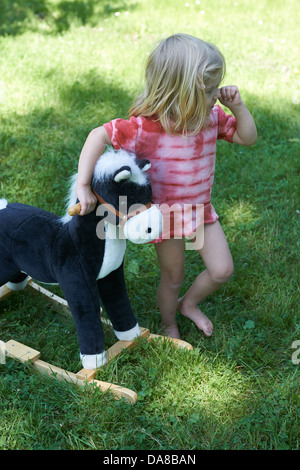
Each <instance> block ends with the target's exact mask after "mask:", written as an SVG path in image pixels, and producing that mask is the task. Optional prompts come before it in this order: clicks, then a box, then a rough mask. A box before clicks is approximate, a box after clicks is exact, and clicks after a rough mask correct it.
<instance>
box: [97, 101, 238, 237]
mask: <svg viewBox="0 0 300 470" xmlns="http://www.w3.org/2000/svg"><path fill="white" fill-rule="evenodd" d="M104 127H105V129H106V131H107V132H108V135H109V137H110V140H111V142H112V145H113V146H114V148H116V149H120V148H122V149H125V150H127V151H128V152H132V153H135V154H136V156H137V158H139V159H143V158H147V159H148V160H150V162H151V168H150V170H149V172H148V175H149V178H150V180H151V184H152V191H153V202H154V203H155V204H158V205H159V208H160V209H161V210H162V212H163V215H164V225H165V217H167V216H168V217H169V219H171V221H169V223H168V229H165V230H163V234H162V236H161V239H166V238H170V237H175V238H180V237H181V236H188V235H191V234H192V233H193V232H194V231H195V230H196V228H197V227H198V226H199V225H200V224H201V223H203V222H204V223H212V222H215V221H216V220H217V219H218V215H217V213H216V212H215V210H214V208H213V206H212V204H211V202H210V199H211V190H212V185H213V180H214V173H215V156H216V142H217V139H224V140H226V141H228V142H232V136H233V134H234V132H235V130H236V120H235V118H234V117H233V116H231V115H228V114H226V113H225V112H224V111H223V109H222V108H221V107H220V106H218V105H217V106H214V108H213V109H212V112H211V114H210V122H209V125H207V126H206V127H205V129H203V130H201V131H200V132H199V133H198V134H197V135H193V136H192V135H188V136H187V137H185V136H183V135H169V134H167V133H166V131H165V130H164V129H163V128H162V126H161V124H160V123H159V122H158V121H153V120H152V119H149V118H145V117H133V116H132V117H130V119H129V120H124V119H115V120H113V121H111V122H110V123H106V124H104ZM167 208H172V212H171V214H170V210H169V211H168V209H167ZM200 208H202V211H200V210H199V209H200ZM203 209H204V210H203ZM167 213H168V214H167ZM176 227H177V228H176ZM161 239H160V240H161ZM160 240H157V241H160Z"/></svg>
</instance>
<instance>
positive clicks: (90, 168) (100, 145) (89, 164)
mask: <svg viewBox="0 0 300 470" xmlns="http://www.w3.org/2000/svg"><path fill="white" fill-rule="evenodd" d="M106 145H112V143H111V141H110V138H109V136H108V133H107V132H106V130H105V128H104V127H103V126H101V127H96V129H93V130H92V131H91V132H90V134H89V135H88V138H87V139H86V141H85V144H84V146H83V148H82V151H81V154H80V157H79V164H78V178H77V186H76V194H77V197H78V199H79V202H80V205H81V211H80V215H84V214H88V213H89V212H91V211H92V210H94V208H95V205H96V202H97V199H96V197H95V195H94V194H93V192H92V189H91V181H92V176H93V172H94V168H95V165H96V162H97V160H98V158H99V157H100V155H102V153H103V152H104V149H105V146H106Z"/></svg>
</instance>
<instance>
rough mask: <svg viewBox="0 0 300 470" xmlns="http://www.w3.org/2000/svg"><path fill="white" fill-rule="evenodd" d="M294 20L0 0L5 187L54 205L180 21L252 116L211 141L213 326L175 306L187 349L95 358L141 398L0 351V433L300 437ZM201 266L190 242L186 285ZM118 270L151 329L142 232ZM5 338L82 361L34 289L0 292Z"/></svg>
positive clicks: (155, 273)
mask: <svg viewBox="0 0 300 470" xmlns="http://www.w3.org/2000/svg"><path fill="white" fill-rule="evenodd" d="M299 22H300V14H299V8H298V2H297V1H296V0H285V1H284V2H282V1H279V0H254V1H252V2H249V1H247V0H237V1H233V0H227V1H226V2H224V1H219V0H210V1H209V0H201V1H189V2H185V1H179V0H165V1H163V2H162V1H161V0H129V1H125V0H116V1H109V0H107V1H102V0H86V1H83V0H82V1H80V0H77V1H76V0H65V1H61V0H31V1H29V0H16V1H15V2H14V3H13V4H12V2H10V1H9V0H3V1H2V2H1V18H0V70H1V73H0V106H1V115H0V123H1V125H0V198H1V197H5V198H6V199H7V200H8V201H10V202H12V201H18V202H23V203H28V204H32V205H35V206H38V207H41V208H43V209H45V210H50V211H52V212H54V213H57V214H59V215H60V214H61V215H62V214H64V211H65V196H66V193H67V187H68V179H69V176H70V175H72V174H73V173H74V172H76V171H77V163H78V157H79V154H80V151H81V148H82V146H83V143H84V141H85V139H86V137H87V135H88V133H89V132H90V130H91V129H93V128H94V127H96V126H98V125H101V124H102V123H104V122H107V121H110V120H111V119H113V118H116V117H124V118H126V117H127V112H128V108H129V107H130V105H131V103H132V100H133V99H134V96H135V94H136V92H137V90H138V89H139V87H140V86H141V79H142V71H143V64H144V62H145V57H146V54H147V52H148V51H149V49H151V47H152V45H153V43H154V42H155V41H157V40H158V39H160V38H161V37H165V36H167V35H169V34H173V33H175V32H186V33H189V34H193V35H197V36H200V37H202V38H203V39H206V40H208V41H211V42H214V43H216V44H217V45H218V46H219V47H220V48H221V50H222V51H223V53H224V55H225V57H226V60H227V75H226V79H225V83H226V84H235V85H237V86H239V88H240V92H241V95H242V98H243V99H244V101H245V102H246V104H247V106H248V107H249V109H250V111H251V112H252V114H253V116H254V119H255V122H256V124H257V128H258V133H259V138H258V141H257V143H256V145H255V146H252V147H239V146H236V145H229V144H227V143H225V142H219V143H218V153H217V165H216V175H215V184H214V189H213V198H212V201H213V204H214V207H215V208H216V210H217V212H218V214H219V215H220V221H221V223H222V226H223V229H224V231H225V233H226V236H227V238H228V242H229V245H230V248H231V251H232V254H233V258H234V263H235V272H234V275H233V277H232V279H231V280H230V282H229V283H227V284H226V285H225V286H224V287H223V288H222V289H221V290H220V291H218V292H217V293H215V294H214V295H212V296H210V297H209V298H208V299H207V300H205V301H204V302H203V305H202V308H203V310H204V312H205V313H206V314H207V315H208V316H209V317H210V318H211V320H212V322H213V323H214V328H215V331H214V335H213V336H212V337H211V338H207V337H204V335H202V334H201V333H200V332H199V331H198V330H197V328H196V327H195V325H194V324H192V323H191V322H190V321H189V320H187V319H186V318H183V317H181V318H178V322H179V326H180V330H181V334H182V338H183V339H184V340H186V341H188V342H189V343H191V344H192V345H193V347H194V350H193V351H178V350H175V349H174V348H172V347H171V346H170V345H168V344H151V345H149V344H148V343H146V342H145V341H141V342H140V343H139V344H137V346H136V347H135V348H134V349H132V350H130V351H128V352H125V353H124V355H122V356H119V357H118V359H116V360H115V361H112V362H111V363H109V364H108V365H107V366H106V367H105V368H104V369H103V371H100V372H99V377H100V378H101V380H107V381H113V382H115V383H118V384H122V385H124V386H126V387H128V388H131V389H133V390H135V391H136V392H137V394H138V397H139V399H138V402H137V403H136V404H135V405H129V404H127V403H124V402H123V401H116V400H114V399H113V398H112V397H111V395H109V394H104V395H103V394H102V393H101V392H100V391H99V390H98V389H93V388H91V389H89V390H82V389H79V388H76V387H75V386H73V385H70V384H67V383H59V382H56V381H54V380H52V379H50V378H49V379H47V378H44V377H41V376H39V375H36V374H35V373H33V371H32V369H31V368H30V367H29V366H25V365H23V364H20V363H17V362H16V361H13V360H12V359H7V360H6V364H2V365H1V364H0V377H1V381H0V399H1V400H0V449H1V450H7V449H10V450H15V449H34V450H37V449H43V450H50V449H68V450H81V449H97V450H113V449H115V450H126V449H127V450H128V449H131V450H148V451H151V450H154V449H156V450H193V451H194V450H215V449H222V450H224V449H233V450H248V449H249V450H296V449H299V362H300V361H299V360H300V351H299V345H300V323H299V217H300V215H299V214H300V201H299V153H300V152H299V149H300V145H299V144H300V140H299V134H300V133H299V104H300V65H299V55H298V54H299V48H298V44H299V35H298V34H297V33H298V30H299V29H298V28H299ZM202 269H203V265H202V264H201V262H200V261H199V257H198V255H197V254H196V253H195V252H193V251H187V252H186V279H185V284H184V286H183V288H182V291H183V292H184V291H185V290H186V289H187V288H188V287H189V285H190V284H191V282H192V281H193V279H194V278H195V276H196V275H197V274H198V273H199V271H200V270H202ZM125 271H126V280H127V287H128V292H129V295H130V298H131V301H132V305H133V308H134V310H135V312H136V315H137V317H138V320H139V323H140V325H141V326H144V327H148V328H150V330H151V332H152V333H159V332H160V316H159V313H158V309H157V305H156V288H157V285H158V282H159V269H158V265H157V260H156V255H155V250H154V248H153V246H135V245H132V244H130V243H128V249H127V253H126V264H125ZM106 333H107V334H106V342H107V345H108V346H109V345H111V344H113V343H114V341H115V339H114V337H113V335H112V333H111V331H110V330H109V328H106ZM0 339H1V340H3V341H8V340H9V339H15V340H17V341H19V342H22V343H24V344H27V345H29V346H31V347H33V348H34V349H37V350H39V351H41V353H42V359H43V360H45V361H48V362H51V363H52V364H56V365H58V366H60V367H63V368H66V369H68V370H71V371H74V372H77V370H78V369H79V350H78V343H77V337H76V333H75V327H74V325H73V322H72V320H71V319H67V318H65V317H64V316H62V315H60V314H59V313H57V312H55V311H54V309H53V308H52V307H51V306H50V305H49V304H48V302H47V301H46V300H44V299H43V298H40V297H38V296H37V295H34V294H33V293H32V292H30V291H29V290H26V291H25V292H21V293H19V294H17V295H14V296H11V297H9V298H7V299H5V300H4V301H3V302H1V305H0ZM297 347H298V350H297V349H296V348H297Z"/></svg>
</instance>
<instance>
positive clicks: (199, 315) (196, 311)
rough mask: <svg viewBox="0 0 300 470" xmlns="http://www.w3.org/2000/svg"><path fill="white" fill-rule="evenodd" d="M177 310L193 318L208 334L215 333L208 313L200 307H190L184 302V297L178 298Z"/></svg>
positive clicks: (200, 328)
mask: <svg viewBox="0 0 300 470" xmlns="http://www.w3.org/2000/svg"><path fill="white" fill-rule="evenodd" d="M177 310H178V311H179V312H180V313H181V314H182V315H184V316H185V317H187V318H189V319H190V320H192V321H193V322H194V323H195V324H196V325H197V326H198V328H199V330H202V331H203V333H204V334H205V335H206V336H211V335H212V333H213V324H212V322H211V321H210V320H209V318H207V316H206V315H204V313H203V312H202V311H201V310H200V308H198V307H196V308H195V307H193V308H188V307H186V306H185V305H184V303H183V298H181V299H179V300H178V306H177Z"/></svg>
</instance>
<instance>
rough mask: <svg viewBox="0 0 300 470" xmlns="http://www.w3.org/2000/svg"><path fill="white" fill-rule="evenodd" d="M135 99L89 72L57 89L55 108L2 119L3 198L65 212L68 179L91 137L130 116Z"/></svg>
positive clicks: (0, 135) (116, 86)
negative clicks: (102, 127) (96, 130)
mask: <svg viewBox="0 0 300 470" xmlns="http://www.w3.org/2000/svg"><path fill="white" fill-rule="evenodd" d="M132 100H133V96H131V95H130V94H129V93H128V92H127V91H126V90H125V89H123V88H122V87H121V86H118V85H115V84H114V85H113V84H111V83H107V82H106V81H105V80H103V79H102V77H101V76H99V75H98V74H97V73H95V72H93V71H91V72H89V73H88V74H87V75H84V76H82V77H81V78H80V81H79V80H77V81H76V82H74V83H72V84H70V85H66V84H64V85H62V86H61V88H60V89H59V90H58V103H57V105H55V106H53V107H49V108H45V109H41V108H35V109H34V110H33V111H32V112H31V113H28V114H27V115H19V114H16V113H14V114H11V115H10V116H9V117H7V118H3V119H2V126H1V130H0V167H1V174H0V188H1V194H0V197H5V198H7V199H8V200H9V201H10V202H13V201H18V202H23V203H27V204H31V205H35V206H38V207H41V208H43V209H45V210H49V211H52V212H55V213H58V214H60V213H62V211H64V205H65V197H66V193H67V185H68V183H67V181H68V178H69V177H70V176H71V175H72V174H74V173H76V171H77V165H78V158H79V155H80V152H81V149H82V147H83V144H84V142H85V140H86V138H87V136H88V134H89V132H90V131H91V130H92V129H93V128H94V127H97V126H100V125H102V124H103V123H105V122H108V121H110V120H111V119H112V118H114V117H117V116H121V117H122V116H124V117H125V116H126V113H127V110H128V108H129V106H130V104H131V102H132Z"/></svg>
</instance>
